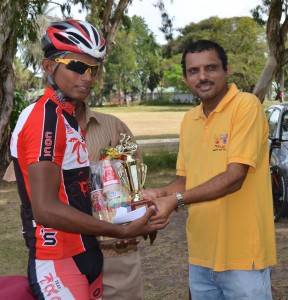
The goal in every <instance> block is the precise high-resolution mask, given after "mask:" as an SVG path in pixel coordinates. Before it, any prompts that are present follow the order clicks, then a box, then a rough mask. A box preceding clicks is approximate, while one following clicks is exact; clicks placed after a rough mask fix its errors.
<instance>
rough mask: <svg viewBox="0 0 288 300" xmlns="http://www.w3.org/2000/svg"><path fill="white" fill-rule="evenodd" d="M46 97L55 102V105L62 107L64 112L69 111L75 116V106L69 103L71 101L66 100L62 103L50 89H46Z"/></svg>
mask: <svg viewBox="0 0 288 300" xmlns="http://www.w3.org/2000/svg"><path fill="white" fill-rule="evenodd" d="M45 95H46V96H47V97H48V98H49V99H50V100H51V101H53V102H54V103H56V104H57V105H58V106H59V107H61V108H62V109H63V110H65V111H67V112H68V113H69V114H70V115H72V114H73V112H74V108H75V107H74V105H73V104H72V103H71V102H69V101H65V100H62V101H60V100H59V99H58V97H57V95H56V93H55V91H54V90H52V89H51V88H49V87H46V89H45Z"/></svg>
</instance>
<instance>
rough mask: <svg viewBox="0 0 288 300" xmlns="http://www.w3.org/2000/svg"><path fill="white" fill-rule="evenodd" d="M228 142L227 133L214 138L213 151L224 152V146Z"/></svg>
mask: <svg viewBox="0 0 288 300" xmlns="http://www.w3.org/2000/svg"><path fill="white" fill-rule="evenodd" d="M227 142H228V133H225V134H224V133H221V134H219V135H215V136H214V147H213V151H226V145H227Z"/></svg>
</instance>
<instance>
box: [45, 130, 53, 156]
mask: <svg viewBox="0 0 288 300" xmlns="http://www.w3.org/2000/svg"><path fill="white" fill-rule="evenodd" d="M44 145H45V147H44V153H45V154H44V156H51V146H52V132H51V131H46V132H45V139H44Z"/></svg>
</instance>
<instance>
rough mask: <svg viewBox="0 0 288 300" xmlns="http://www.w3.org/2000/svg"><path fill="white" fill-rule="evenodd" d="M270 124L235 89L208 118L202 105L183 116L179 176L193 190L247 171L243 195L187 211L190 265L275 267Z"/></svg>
mask: <svg viewBox="0 0 288 300" xmlns="http://www.w3.org/2000/svg"><path fill="white" fill-rule="evenodd" d="M268 156H269V150H268V124H267V120H266V116H265V113H264V110H263V108H262V105H261V103H260V101H259V100H258V99H257V98H256V97H255V96H254V95H252V94H249V93H243V92H240V91H239V90H238V89H237V87H236V85H235V84H231V85H229V91H228V93H227V94H226V95H225V97H224V98H223V99H222V100H221V102H220V103H219V104H218V106H217V107H216V109H215V110H214V111H213V112H212V113H211V114H210V115H209V117H208V118H206V117H205V116H204V114H203V113H202V104H201V105H200V106H198V107H196V108H193V109H191V110H190V111H189V112H187V113H186V115H185V117H184V119H183V121H182V125H181V134H180V146H179V154H178V160H177V175H180V176H186V189H187V190H188V189H191V188H193V187H195V186H197V185H199V184H201V183H203V182H206V181H207V180H209V179H210V178H212V177H214V176H216V175H217V174H219V173H221V172H224V171H225V170H226V168H227V165H228V164H229V163H242V164H247V165H249V171H248V175H247V177H246V179H245V182H244V184H243V186H242V188H241V190H239V191H237V192H235V193H233V194H230V195H227V196H225V197H223V198H219V199H217V200H214V201H207V202H203V203H198V204H191V205H189V208H188V211H189V216H188V219H187V223H186V233H187V239H188V248H189V263H190V264H195V265H199V266H202V267H208V268H212V269H214V270H215V271H225V270H251V269H252V268H253V266H254V268H255V269H257V270H258V269H263V268H266V267H268V266H271V265H274V264H275V263H276V248H275V232H274V219H273V201H272V193H271V179H270V172H269V162H268V160H269V157H268Z"/></svg>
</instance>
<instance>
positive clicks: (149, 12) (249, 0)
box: [128, 0, 262, 44]
mask: <svg viewBox="0 0 288 300" xmlns="http://www.w3.org/2000/svg"><path fill="white" fill-rule="evenodd" d="M155 2H156V0H142V1H140V0H134V1H133V3H132V5H131V6H129V10H128V14H129V15H130V16H133V15H137V16H140V17H142V18H144V19H145V21H146V24H147V25H148V27H149V29H150V30H151V31H152V32H153V33H154V35H155V37H156V40H157V42H158V43H159V44H165V43H166V41H165V39H164V36H163V34H162V33H161V31H159V29H158V28H159V27H160V26H161V15H160V12H159V9H158V8H155V7H154V6H153V3H155ZM164 2H165V8H166V10H167V12H168V14H169V15H170V17H173V18H174V20H173V27H174V28H175V29H177V28H183V27H185V26H186V25H188V24H190V23H191V22H194V23H198V22H199V21H201V20H204V19H207V18H209V17H211V16H218V17H219V18H231V17H236V16H239V17H242V16H251V13H250V10H251V9H253V8H255V7H256V6H257V5H261V3H262V1H261V0H173V3H171V1H170V0H164ZM176 36H177V32H175V33H174V37H176Z"/></svg>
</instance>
